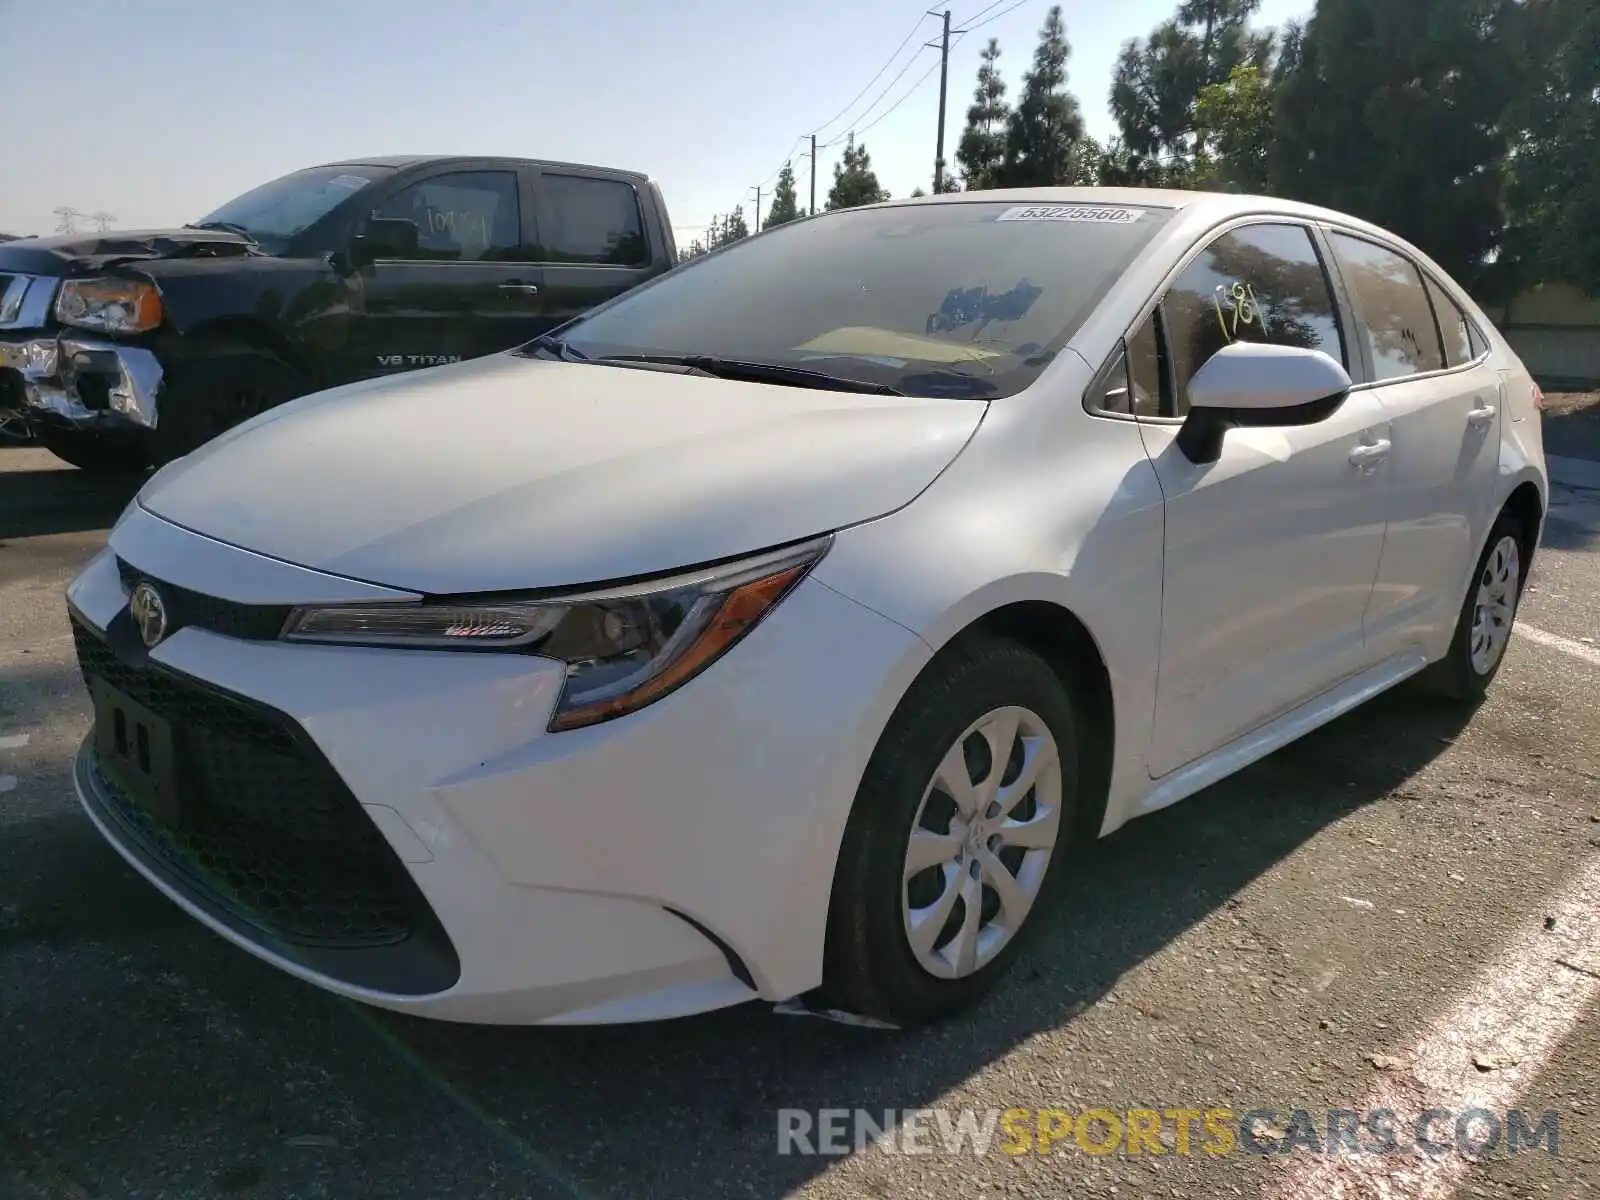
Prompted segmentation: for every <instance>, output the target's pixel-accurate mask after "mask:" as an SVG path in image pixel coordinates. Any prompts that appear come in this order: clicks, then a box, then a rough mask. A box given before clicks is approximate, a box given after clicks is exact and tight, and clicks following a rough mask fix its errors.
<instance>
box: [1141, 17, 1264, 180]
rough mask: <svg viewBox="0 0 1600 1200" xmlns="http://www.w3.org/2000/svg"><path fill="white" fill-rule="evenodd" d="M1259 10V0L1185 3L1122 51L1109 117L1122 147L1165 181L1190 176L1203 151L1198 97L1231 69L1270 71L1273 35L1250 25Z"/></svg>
mask: <svg viewBox="0 0 1600 1200" xmlns="http://www.w3.org/2000/svg"><path fill="white" fill-rule="evenodd" d="M1260 7H1261V0H1184V3H1182V4H1180V5H1179V6H1178V11H1177V14H1176V15H1175V16H1174V17H1173V18H1172V19H1171V20H1167V21H1163V22H1162V23H1161V24H1160V25H1158V26H1156V27H1155V29H1153V30H1152V31H1151V33H1150V36H1149V37H1148V38H1147V39H1146V40H1144V41H1142V42H1141V41H1140V40H1139V39H1137V38H1135V39H1133V40H1132V41H1130V42H1128V43H1126V44H1125V45H1124V46H1123V47H1122V53H1121V54H1120V55H1119V56H1118V58H1117V65H1116V68H1115V70H1114V71H1113V73H1112V82H1111V115H1112V116H1113V117H1114V118H1115V119H1116V122H1117V129H1118V131H1119V133H1120V135H1121V140H1122V143H1123V144H1124V145H1125V146H1126V147H1127V148H1128V150H1129V152H1130V153H1132V154H1136V155H1138V156H1139V157H1140V158H1141V159H1143V160H1146V161H1148V162H1151V163H1152V169H1153V170H1154V174H1155V175H1156V176H1157V177H1158V178H1160V179H1161V181H1162V182H1168V181H1171V180H1172V179H1174V178H1177V179H1180V180H1181V179H1185V178H1187V177H1188V176H1190V175H1192V174H1193V171H1194V161H1193V160H1194V158H1195V156H1196V155H1197V154H1198V153H1200V151H1201V149H1202V147H1201V145H1200V143H1199V138H1198V135H1197V125H1196V120H1197V117H1196V108H1197V106H1198V104H1199V100H1200V94H1201V93H1202V92H1203V91H1204V90H1205V89H1206V88H1208V87H1215V86H1219V85H1222V84H1226V83H1227V81H1228V79H1229V77H1230V76H1231V75H1232V74H1233V71H1234V69H1235V68H1236V67H1240V66H1255V67H1257V68H1259V69H1261V71H1262V72H1263V73H1265V72H1266V71H1267V70H1268V68H1269V67H1270V66H1271V61H1272V54H1273V47H1274V37H1273V34H1272V33H1271V32H1267V31H1263V32H1255V31H1252V30H1251V29H1250V27H1249V22H1250V18H1251V17H1252V16H1253V15H1254V14H1255V12H1256V10H1257V9H1258V8H1260ZM1155 168H1159V169H1155Z"/></svg>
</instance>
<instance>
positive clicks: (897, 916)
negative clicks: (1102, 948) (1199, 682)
mask: <svg viewBox="0 0 1600 1200" xmlns="http://www.w3.org/2000/svg"><path fill="white" fill-rule="evenodd" d="M1078 727H1079V721H1078V718H1077V714H1076V711H1075V708H1074V701H1073V699H1072V697H1071V695H1070V694H1069V692H1068V691H1067V689H1066V688H1065V687H1064V686H1063V685H1062V683H1061V681H1060V679H1059V678H1057V676H1056V674H1055V672H1054V671H1053V670H1052V669H1051V668H1050V666H1049V664H1048V663H1046V662H1045V661H1044V660H1043V659H1042V658H1040V657H1039V656H1038V655H1037V654H1034V653H1033V652H1032V651H1031V650H1029V649H1027V648H1026V647H1024V646H1021V645H1019V644H1016V643H1014V642H1010V641H1004V640H998V639H992V638H984V639H977V638H974V639H972V640H971V641H968V642H966V643H965V644H963V645H961V646H959V647H952V648H951V649H950V650H949V651H947V652H946V653H945V655H943V656H941V660H940V661H939V662H937V663H936V664H935V666H934V667H933V669H932V671H931V672H930V673H929V674H926V675H924V677H923V678H922V679H920V680H919V681H918V682H917V684H916V685H915V686H914V687H913V689H912V691H911V692H910V693H909V694H908V695H907V697H906V698H905V700H904V701H903V702H902V704H901V707H900V710H899V711H898V712H897V713H896V714H895V717H894V719H893V720H892V721H891V722H890V725H889V728H888V729H887V730H886V732H885V733H884V736H883V739H882V741H881V742H880V743H879V746H878V748H877V750H876V751H875V752H874V754H873V757H872V760H871V763H870V764H869V766H868V769H867V773H866V775H865V777H864V778H863V780H862V783H861V788H860V791H859V793H858V795H857V798H856V803H855V808H854V809H853V810H852V813H851V817H850V822H849V825H848V828H847V830H846V833H845V837H844V844H843V846H842V848H841V851H840V860H839V866H838V870H837V873H836V875H835V882H834V893H833V900H832V904H831V906H830V912H829V924H828V940H827V963H826V977H825V980H824V984H823V992H824V995H825V998H826V1000H827V1002H828V1003H829V1004H831V1005H833V1006H835V1007H840V1008H844V1009H847V1010H849V1011H852V1012H856V1013H860V1014H862V1015H865V1016H871V1017H875V1018H878V1019H879V1020H885V1021H891V1022H894V1023H896V1024H901V1025H913V1024H917V1023H920V1022H923V1021H927V1020H931V1019H934V1018H937V1017H939V1016H942V1015H944V1014H946V1013H949V1012H952V1011H954V1010H956V1009H958V1008H960V1007H962V1006H964V1005H966V1004H968V1003H970V1002H972V1001H973V1000H975V999H977V998H978V997H979V996H980V995H982V994H983V993H984V992H985V991H987V990H988V989H989V988H990V987H991V986H992V985H993V984H994V983H995V981H996V980H997V979H999V977H1000V976H1001V975H1003V974H1004V973H1005V971H1006V970H1007V969H1008V968H1009V967H1010V965H1011V963H1012V961H1013V960H1014V959H1015V957H1016V956H1017V954H1018V953H1019V952H1020V951H1021V950H1022V948H1023V946H1024V945H1025V944H1026V940H1027V938H1028V937H1029V936H1031V935H1032V933H1033V932H1034V930H1035V929H1036V928H1037V926H1038V925H1039V923H1040V912H1041V910H1043V909H1045V908H1047V907H1048V906H1049V904H1050V902H1051V901H1052V900H1053V899H1054V897H1055V896H1056V895H1057V894H1058V892H1059V889H1060V885H1061V882H1062V876H1063V870H1062V867H1061V859H1062V857H1063V855H1064V853H1065V850H1066V847H1067V845H1068V843H1069V842H1070V840H1071V833H1072V828H1073V818H1074V813H1075V812H1076V807H1077V801H1078V789H1079V776H1078V749H1077V729H1078Z"/></svg>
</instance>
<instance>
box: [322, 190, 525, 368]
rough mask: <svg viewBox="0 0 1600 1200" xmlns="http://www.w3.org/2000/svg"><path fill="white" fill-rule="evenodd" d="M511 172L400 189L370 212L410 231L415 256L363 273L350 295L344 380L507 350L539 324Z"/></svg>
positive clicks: (518, 194)
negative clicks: (403, 222) (414, 230)
mask: <svg viewBox="0 0 1600 1200" xmlns="http://www.w3.org/2000/svg"><path fill="white" fill-rule="evenodd" d="M521 193H522V189H521V186H520V183H519V179H518V175H517V173H516V172H515V171H458V172H452V173H448V174H443V175H434V176H431V177H429V178H426V179H422V180H418V181H416V182H414V183H410V184H408V185H406V186H405V187H403V188H401V189H400V190H399V191H397V192H395V193H394V194H393V195H391V196H389V197H388V199H386V200H384V201H383V202H382V203H381V204H380V205H379V206H378V208H377V209H376V210H375V212H374V215H376V216H380V217H398V218H403V219H405V220H409V221H412V222H414V223H415V224H416V226H417V252H416V254H415V256H413V257H408V258H407V259H404V260H400V259H382V260H379V261H378V262H375V263H373V264H371V265H370V266H368V267H366V268H365V269H363V270H362V271H361V272H360V273H359V276H358V282H357V286H356V287H354V288H353V289H352V296H353V304H352V307H353V308H355V309H356V310H357V311H353V312H352V313H351V314H350V318H349V326H348V328H349V337H348V342H347V350H348V359H349V366H350V375H351V377H353V378H364V377H366V376H371V375H388V374H394V373H397V372H400V371H411V370H415V369H417V368H418V367H429V366H438V365H440V364H442V363H448V362H460V361H462V360H464V359H469V358H477V357H479V356H481V355H485V354H493V353H496V352H497V351H501V350H509V349H511V348H512V347H514V346H517V345H520V344H521V343H523V342H525V341H527V340H528V339H529V338H531V337H533V336H535V335H536V334H537V333H538V332H539V330H540V328H541V321H540V306H541V304H542V303H543V295H542V284H543V277H542V273H541V271H540V269H539V267H538V266H537V265H536V264H534V263H532V262H530V261H529V259H530V258H531V255H530V254H529V247H528V244H527V241H528V239H526V238H525V237H524V228H525V223H524V220H523V214H522V200H521Z"/></svg>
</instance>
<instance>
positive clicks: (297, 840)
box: [73, 619, 434, 948]
mask: <svg viewBox="0 0 1600 1200" xmlns="http://www.w3.org/2000/svg"><path fill="white" fill-rule="evenodd" d="M73 636H74V639H75V641H76V644H77V651H78V660H79V664H80V666H81V668H82V670H83V673H84V676H85V679H86V680H87V679H88V678H89V677H91V676H99V677H100V678H101V679H103V680H104V681H105V682H106V683H107V684H109V685H110V686H111V687H113V688H115V689H117V690H118V691H120V692H122V693H123V694H125V695H127V696H128V697H129V698H130V699H132V700H134V701H136V702H138V703H140V704H142V705H144V706H145V707H146V708H148V709H150V710H151V711H153V712H154V713H156V714H157V715H158V716H161V717H163V718H165V719H166V720H168V721H170V722H171V723H172V727H173V733H174V737H175V739H176V740H177V743H178V744H177V746H176V752H177V758H178V760H179V762H180V764H181V766H180V770H181V771H182V776H181V779H182V783H181V788H180V791H181V795H182V803H183V806H184V807H183V809H182V817H181V819H180V824H181V826H182V828H169V827H168V826H166V825H165V824H164V823H163V822H162V821H161V820H160V819H159V818H157V817H156V816H155V815H153V814H151V813H150V812H148V811H146V810H145V809H144V808H143V807H141V806H140V805H139V804H138V803H137V802H136V801H135V800H134V799H133V798H132V797H130V796H129V795H128V794H127V793H125V792H123V791H122V790H121V789H120V788H118V787H117V786H116V785H115V784H114V783H112V782H111V780H110V779H109V778H107V777H106V776H105V775H103V774H99V775H98V779H99V782H100V784H101V785H102V789H103V790H104V792H105V794H106V795H107V796H108V797H110V799H111V802H112V804H113V806H114V809H115V816H117V817H118V818H119V820H120V821H121V822H122V823H123V824H124V825H126V826H127V827H129V828H130V829H131V830H132V831H133V832H134V833H135V834H136V835H137V837H138V838H139V840H140V841H141V842H143V843H144V844H145V847H146V849H148V850H150V851H152V852H153V853H154V854H155V855H157V856H159V857H160V858H161V859H162V860H164V862H165V865H166V866H168V867H169V868H171V870H172V871H175V872H176V873H178V874H179V875H181V876H182V877H183V880H184V881H186V882H187V883H188V885H189V886H190V887H191V888H192V889H193V890H196V891H199V892H201V893H203V895H204V897H205V898H206V899H207V900H209V901H210V902H211V903H213V904H215V905H217V906H219V907H222V908H224V909H225V910H227V911H230V912H232V913H233V914H235V915H236V916H238V917H239V918H241V919H243V920H244V921H246V922H248V923H249V924H251V925H253V926H255V927H256V928H258V929H260V930H262V931H263V932H265V933H267V934H269V935H271V936H272V937H274V938H276V939H279V940H281V941H284V942H288V943H292V944H297V945H304V946H326V947H342V948H359V947H370V946H382V945H390V944H394V943H397V942H401V941H404V940H405V939H406V938H408V937H409V936H410V935H411V934H412V932H413V931H414V929H415V927H416V926H417V925H418V924H419V922H420V923H422V924H430V923H432V921H433V920H434V918H433V916H432V913H431V911H429V910H428V909H427V906H426V902H425V901H424V900H423V899H422V897H421V894H420V893H419V892H418V891H417V890H416V886H415V884H414V883H413V882H412V881H411V879H410V876H409V875H408V874H407V873H406V870H405V868H404V866H402V865H401V863H400V861H399V859H398V858H397V857H396V856H395V854H394V852H393V851H392V850H391V849H390V847H389V845H388V843H387V842H386V841H385V840H384V839H383V837H382V835H381V834H380V833H379V832H378V831H377V829H376V828H375V827H374V826H373V824H372V822H371V821H370V820H368V819H367V816H366V814H365V813H364V812H363V811H362V810H361V807H360V804H359V803H358V802H357V800H356V799H355V797H354V796H353V795H351V793H350V791H349V789H348V788H346V787H345V786H344V784H343V782H342V781H340V779H339V778H338V776H337V775H336V774H335V773H334V771H333V769H332V767H330V766H329V765H328V763H327V761H326V760H325V759H323V758H322V756H321V755H320V753H318V752H317V751H316V749H315V747H313V746H311V745H310V744H309V743H308V742H306V741H305V740H304V738H303V735H301V734H300V733H298V731H297V730H296V729H295V728H294V727H293V726H292V725H290V724H289V722H288V719H287V718H281V717H280V716H279V714H270V710H264V709H258V708H257V707H256V706H255V705H253V704H250V703H248V702H245V701H243V700H241V699H237V698H233V697H229V696H227V695H225V694H223V693H221V692H216V691H213V690H211V689H209V688H206V687H203V686H201V685H198V684H196V683H194V682H192V681H189V680H186V679H184V678H183V677H181V676H178V675H175V674H173V673H171V672H168V671H166V670H164V669H163V668H160V667H157V666H154V665H151V664H146V665H143V666H135V665H132V664H130V663H128V662H124V661H123V660H122V659H120V658H119V657H118V656H117V654H116V653H115V651H113V649H112V648H111V646H110V645H108V644H107V643H106V642H104V641H102V640H101V639H100V638H99V637H98V636H96V635H95V634H94V633H92V632H91V631H89V630H88V629H87V628H85V627H84V626H83V625H82V624H81V623H79V622H78V621H77V620H76V619H74V621H73ZM269 714H270V715H269ZM97 774H98V773H97Z"/></svg>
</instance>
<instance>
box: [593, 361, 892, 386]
mask: <svg viewBox="0 0 1600 1200" xmlns="http://www.w3.org/2000/svg"><path fill="white" fill-rule="evenodd" d="M592 361H594V362H617V363H626V362H650V363H662V364H668V365H674V366H683V367H688V368H690V369H691V370H694V371H704V372H705V373H706V374H707V375H715V376H717V377H718V378H719V379H744V380H749V381H750V382H753V383H782V384H788V385H789V386H791V387H808V388H818V389H821V390H824V391H830V392H859V393H861V394H863V395H867V396H903V395H905V393H904V392H902V391H900V390H899V389H898V388H892V387H890V386H889V385H888V384H886V383H869V382H868V381H867V380H865V379H851V378H850V377H849V376H847V375H830V374H829V373H828V372H826V371H812V370H809V369H807V368H805V367H787V366H784V365H783V364H782V363H764V362H746V361H744V360H743V359H737V358H718V357H716V356H715V355H711V354H617V355H612V356H609V357H607V358H597V359H594V360H592Z"/></svg>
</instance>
